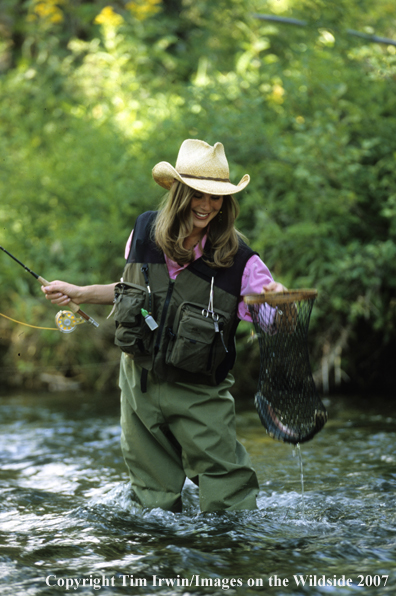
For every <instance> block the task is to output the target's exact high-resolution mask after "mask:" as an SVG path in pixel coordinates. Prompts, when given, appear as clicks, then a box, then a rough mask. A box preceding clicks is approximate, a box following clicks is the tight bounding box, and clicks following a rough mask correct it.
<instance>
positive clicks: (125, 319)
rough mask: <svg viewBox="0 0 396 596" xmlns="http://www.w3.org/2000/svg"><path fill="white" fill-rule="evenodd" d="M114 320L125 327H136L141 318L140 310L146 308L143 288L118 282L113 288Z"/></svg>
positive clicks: (145, 296)
mask: <svg viewBox="0 0 396 596" xmlns="http://www.w3.org/2000/svg"><path fill="white" fill-rule="evenodd" d="M114 297H115V299H114V319H115V321H116V323H122V324H123V325H125V326H126V327H133V326H134V325H137V324H138V323H139V321H140V320H141V318H142V314H141V309H142V308H144V307H145V306H147V304H146V302H147V298H148V296H147V289H146V288H145V287H144V286H139V285H137V284H131V283H126V282H120V283H118V284H116V286H115V288H114Z"/></svg>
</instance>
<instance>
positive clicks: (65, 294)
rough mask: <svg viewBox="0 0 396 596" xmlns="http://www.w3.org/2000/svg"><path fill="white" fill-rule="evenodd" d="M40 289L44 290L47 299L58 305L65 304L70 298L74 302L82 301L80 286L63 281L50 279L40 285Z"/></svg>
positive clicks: (79, 302)
mask: <svg viewBox="0 0 396 596" xmlns="http://www.w3.org/2000/svg"><path fill="white" fill-rule="evenodd" d="M41 290H42V291H43V292H44V294H45V297H46V299H47V300H50V301H51V302H52V304H56V305H58V306H67V304H69V302H70V300H72V301H73V302H74V303H75V304H81V302H82V296H81V288H80V286H75V285H73V284H69V283H66V282H64V281H59V280H56V281H52V282H50V283H49V284H48V285H47V286H41Z"/></svg>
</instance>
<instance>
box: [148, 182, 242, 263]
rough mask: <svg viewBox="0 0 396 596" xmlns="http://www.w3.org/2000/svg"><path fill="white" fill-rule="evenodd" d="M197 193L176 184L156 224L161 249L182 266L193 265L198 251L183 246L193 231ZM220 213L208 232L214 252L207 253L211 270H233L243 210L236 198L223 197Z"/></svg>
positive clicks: (155, 237)
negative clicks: (241, 210)
mask: <svg viewBox="0 0 396 596" xmlns="http://www.w3.org/2000/svg"><path fill="white" fill-rule="evenodd" d="M195 192H196V191H195V190H194V189H193V188H190V187H189V186H187V185H186V184H183V183H182V182H175V183H174V184H173V185H172V188H171V189H170V191H169V193H167V194H166V195H165V197H164V199H163V201H162V203H161V205H160V208H159V211H158V215H157V217H156V220H155V222H154V239H155V242H156V244H157V246H158V247H159V248H160V249H161V250H162V251H163V252H164V253H165V254H166V255H167V257H169V258H170V259H172V261H176V262H177V263H179V265H186V264H188V263H192V261H193V260H194V249H193V248H184V246H183V243H184V241H185V239H186V238H188V237H189V236H190V234H191V232H192V231H193V218H192V213H191V200H192V198H193V196H194V193H195ZM223 198H224V200H223V205H222V207H221V210H220V212H219V213H218V215H216V217H214V218H213V219H212V221H211V222H210V225H209V229H208V242H209V246H211V249H212V255H211V260H209V254H205V251H204V254H203V258H204V261H205V262H206V263H207V264H208V265H210V266H211V267H230V266H231V265H232V264H233V262H234V256H235V255H236V253H237V251H238V247H239V238H243V236H242V234H240V232H238V230H237V229H236V228H235V225H234V223H235V220H236V218H237V217H238V214H239V207H238V204H237V202H236V201H235V199H234V197H233V196H232V195H226V196H224V197H223Z"/></svg>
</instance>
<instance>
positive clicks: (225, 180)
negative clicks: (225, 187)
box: [179, 172, 230, 182]
mask: <svg viewBox="0 0 396 596" xmlns="http://www.w3.org/2000/svg"><path fill="white" fill-rule="evenodd" d="M179 176H182V177H183V178H194V179H195V180H213V181H214V182H230V179H229V178H210V177H209V176H193V175H192V174H181V173H180V172H179Z"/></svg>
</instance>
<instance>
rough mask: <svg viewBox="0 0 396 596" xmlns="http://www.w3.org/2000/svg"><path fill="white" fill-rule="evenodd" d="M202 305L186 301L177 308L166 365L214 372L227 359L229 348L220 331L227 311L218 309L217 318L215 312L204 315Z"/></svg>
mask: <svg viewBox="0 0 396 596" xmlns="http://www.w3.org/2000/svg"><path fill="white" fill-rule="evenodd" d="M203 312H206V311H205V309H202V306H200V305H198V304H193V303H190V302H183V304H181V305H180V306H179V308H178V310H177V313H176V316H175V321H174V325H173V329H172V330H170V331H171V332H170V333H169V335H170V337H171V339H170V341H169V344H168V349H167V353H166V357H165V362H166V364H171V365H172V366H176V367H177V368H181V369H183V370H186V371H188V372H192V373H201V374H204V375H211V374H212V373H213V371H214V370H215V369H216V368H217V366H218V365H219V364H220V362H222V360H224V358H225V356H226V349H225V346H224V345H223V343H222V339H221V335H220V334H221V333H222V330H223V327H224V325H225V322H226V316H225V313H219V312H218V311H217V312H216V315H218V320H217V321H216V324H215V321H214V319H213V318H212V315H211V314H209V316H207V317H206V316H205V315H204V314H202V313H203Z"/></svg>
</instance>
